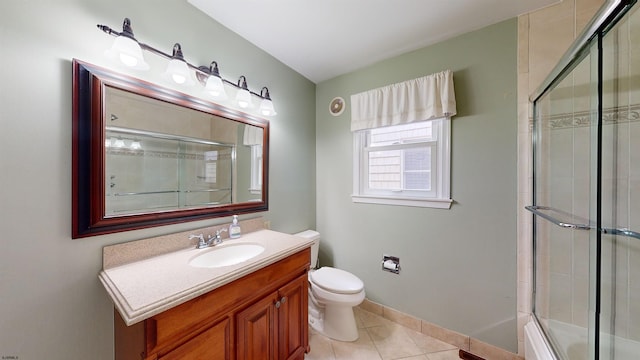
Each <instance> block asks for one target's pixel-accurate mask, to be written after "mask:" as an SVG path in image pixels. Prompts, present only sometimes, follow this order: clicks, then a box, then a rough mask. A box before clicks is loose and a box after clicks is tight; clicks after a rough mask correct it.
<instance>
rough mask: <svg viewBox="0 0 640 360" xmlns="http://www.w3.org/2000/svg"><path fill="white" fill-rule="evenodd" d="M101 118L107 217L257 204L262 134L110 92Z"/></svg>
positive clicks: (114, 90)
mask: <svg viewBox="0 0 640 360" xmlns="http://www.w3.org/2000/svg"><path fill="white" fill-rule="evenodd" d="M105 114H106V116H107V118H108V119H109V120H108V121H107V122H106V126H105V130H106V136H105V154H106V156H105V169H106V170H105V189H106V194H105V216H106V217H113V216H122V215H130V214H138V213H146V212H159V211H167V210H175V209H183V208H194V207H196V208H197V207H202V206H218V205H227V204H233V203H238V202H247V201H261V200H262V198H261V193H262V189H261V184H260V179H261V178H262V173H261V172H262V168H261V166H259V164H260V161H261V157H262V138H263V134H262V128H260V127H257V126H252V125H247V124H243V123H240V122H236V121H229V120H228V119H226V118H222V117H219V116H216V115H211V114H207V113H203V112H199V111H193V110H191V109H188V108H184V107H182V106H177V105H174V104H169V103H165V102H162V101H159V100H155V99H150V98H148V97H145V96H141V95H138V94H133V93H130V92H127V91H123V90H120V89H117V88H113V87H106V91H105ZM177 119H179V121H176V120H177ZM256 165H257V166H256Z"/></svg>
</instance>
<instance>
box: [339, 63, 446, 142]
mask: <svg viewBox="0 0 640 360" xmlns="http://www.w3.org/2000/svg"><path fill="white" fill-rule="evenodd" d="M455 114H456V98H455V94H454V91H453V72H452V71H451V70H445V71H442V72H439V73H436V74H432V75H428V76H424V77H421V78H417V79H413V80H408V81H404V82H401V83H397V84H393V85H388V86H384V87H381V88H377V89H373V90H369V91H365V92H362V93H359V94H354V95H351V131H358V130H364V129H372V128H376V127H383V126H390V125H400V124H406V123H410V122H414V121H423V120H430V119H437V118H442V117H451V116H453V115H455Z"/></svg>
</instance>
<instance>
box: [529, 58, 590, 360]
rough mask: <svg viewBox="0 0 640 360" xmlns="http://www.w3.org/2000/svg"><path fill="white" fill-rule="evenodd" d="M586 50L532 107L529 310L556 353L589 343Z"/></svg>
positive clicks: (574, 354)
mask: <svg viewBox="0 0 640 360" xmlns="http://www.w3.org/2000/svg"><path fill="white" fill-rule="evenodd" d="M593 56H594V54H593V52H589V51H587V52H585V53H584V54H583V55H582V57H581V60H580V61H578V62H576V63H575V65H574V66H573V69H572V70H571V71H570V72H567V73H566V75H565V76H564V77H563V78H561V79H558V81H557V83H556V85H555V86H554V88H553V89H552V90H551V91H549V92H547V93H546V94H545V95H544V96H543V97H541V98H540V99H539V100H538V101H537V102H536V107H535V110H536V114H535V117H536V121H535V123H534V130H535V155H534V156H535V169H534V171H535V192H534V193H535V204H536V206H534V207H533V210H534V211H535V212H536V213H537V214H538V215H540V216H538V217H535V218H534V226H535V227H534V228H535V260H536V266H535V289H534V295H535V297H534V314H535V315H536V317H537V319H538V320H539V323H540V325H541V327H542V329H543V331H544V332H545V334H546V336H547V339H548V340H549V342H550V343H552V344H553V348H554V350H555V352H556V356H557V357H558V358H559V359H572V360H573V359H587V358H588V352H589V348H590V346H589V342H590V340H589V339H590V336H589V335H590V334H589V329H590V328H591V327H590V326H589V319H590V316H589V313H590V311H589V310H590V296H589V294H590V291H589V290H590V288H592V286H593V285H594V284H592V283H591V282H592V280H591V279H593V278H594V277H592V276H590V273H591V272H592V271H593V269H590V263H591V262H590V261H589V259H590V257H591V255H590V254H591V253H593V250H594V249H593V245H592V244H594V240H593V233H592V231H591V226H590V225H589V224H590V223H591V220H590V218H591V217H592V209H593V205H594V204H592V201H591V199H592V194H593V193H594V189H593V183H592V182H591V178H592V173H593V172H594V169H595V164H594V162H593V157H594V155H593V152H594V147H593V146H592V143H593V142H592V140H593V137H594V136H595V135H594V134H596V133H597V128H595V127H594V124H596V123H597V121H594V118H596V119H597V113H596V112H594V103H596V101H595V100H594V99H597V87H594V86H593V85H592V84H594V81H593V80H594V64H595V63H597V57H596V58H595V59H594V58H593ZM596 56H597V53H596ZM596 76H597V74H596ZM596 110H597V109H596ZM592 300H593V299H592ZM592 302H593V301H592ZM592 337H593V336H592Z"/></svg>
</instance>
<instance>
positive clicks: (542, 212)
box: [527, 1, 640, 360]
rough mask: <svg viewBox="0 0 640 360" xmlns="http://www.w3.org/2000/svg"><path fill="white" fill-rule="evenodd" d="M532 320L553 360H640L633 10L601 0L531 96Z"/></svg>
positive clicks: (628, 4)
mask: <svg viewBox="0 0 640 360" xmlns="http://www.w3.org/2000/svg"><path fill="white" fill-rule="evenodd" d="M532 100H533V104H534V114H533V116H534V122H533V126H534V130H533V133H534V138H533V146H534V148H533V153H534V169H533V171H534V175H533V179H534V180H533V182H534V192H533V193H534V197H533V201H534V202H533V205H531V206H527V209H528V210H530V211H531V212H532V213H533V214H534V217H533V219H534V220H533V221H534V222H533V224H534V226H533V228H534V236H533V237H534V281H533V283H534V289H533V304H534V309H533V314H534V318H535V319H536V320H537V322H538V324H539V325H540V328H541V329H542V330H543V332H544V335H545V337H546V340H547V343H548V345H549V346H550V348H551V349H552V350H553V352H554V353H555V356H556V357H557V358H558V359H563V360H575V359H640V233H638V232H640V11H639V10H638V6H635V1H608V2H606V3H605V5H604V6H603V7H602V9H601V10H600V12H599V13H598V15H597V16H596V18H594V20H593V21H592V23H590V24H589V26H588V27H587V30H585V32H584V33H583V34H582V35H581V36H580V37H579V38H578V40H577V41H576V43H574V45H573V47H572V48H571V49H570V51H569V52H568V53H567V55H566V56H565V58H564V59H563V60H562V61H561V63H560V64H559V65H558V67H557V68H556V69H555V70H554V73H552V75H550V77H549V78H548V80H547V81H546V82H545V84H543V87H542V88H541V89H540V90H539V91H538V92H537V93H536V94H534V95H533V97H532Z"/></svg>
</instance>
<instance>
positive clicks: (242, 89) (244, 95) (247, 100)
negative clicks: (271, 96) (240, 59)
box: [236, 75, 253, 109]
mask: <svg viewBox="0 0 640 360" xmlns="http://www.w3.org/2000/svg"><path fill="white" fill-rule="evenodd" d="M241 82H242V83H241ZM236 102H237V103H238V106H240V107H241V108H245V109H246V108H251V107H253V103H252V102H251V93H250V92H249V88H248V87H247V78H246V77H244V75H241V76H240V78H239V79H238V93H237V94H236Z"/></svg>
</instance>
